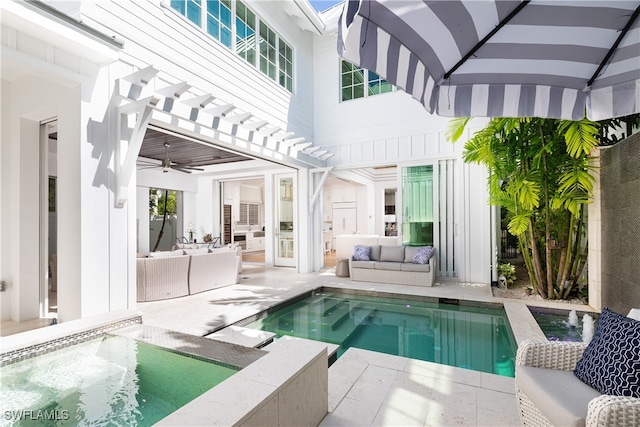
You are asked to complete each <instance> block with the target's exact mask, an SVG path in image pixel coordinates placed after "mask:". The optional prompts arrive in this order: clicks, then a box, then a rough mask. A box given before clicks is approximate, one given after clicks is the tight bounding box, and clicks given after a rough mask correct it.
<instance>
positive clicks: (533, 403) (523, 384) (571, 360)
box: [515, 310, 640, 427]
mask: <svg viewBox="0 0 640 427" xmlns="http://www.w3.org/2000/svg"><path fill="white" fill-rule="evenodd" d="M633 311H634V310H632V312H631V313H630V314H629V317H634V316H632V313H633ZM603 313H604V311H603ZM614 314H615V313H614ZM616 316H619V317H622V318H624V317H623V316H620V315H617V314H616ZM601 317H602V316H601ZM599 323H600V321H599ZM599 326H600V325H598V327H599ZM635 331H636V332H635V333H634V335H629V334H628V332H625V333H624V334H621V335H623V336H622V337H621V339H622V340H628V342H629V343H634V342H637V341H636V340H637V339H638V335H637V333H638V332H637V331H640V328H638V327H637V325H635ZM604 336H605V334H604V333H603V334H601V336H600V338H598V334H597V333H596V337H595V338H594V341H596V339H600V340H602V339H605V338H603V337H604ZM596 344H597V343H596ZM632 347H633V346H632ZM586 348H587V344H585V343H577V342H561V341H523V342H522V343H520V345H519V347H518V353H517V355H516V378H515V383H516V400H517V403H518V409H519V412H520V419H521V421H522V424H523V425H524V426H535V427H539V426H554V425H555V426H587V427H592V426H599V427H600V426H601V427H604V426H607V427H609V426H628V427H631V426H639V425H640V398H637V397H628V396H617V395H611V394H604V393H601V392H599V391H598V390H596V389H595V388H592V387H591V386H589V385H587V384H585V383H584V382H583V381H582V380H581V379H579V378H578V377H577V376H576V374H574V369H575V368H576V365H577V364H578V361H580V360H581V358H582V357H583V354H585V349H586ZM592 349H593V347H592V348H590V350H592ZM634 352H635V353H634ZM637 352H638V350H637V349H636V350H631V358H632V359H631V361H630V363H629V366H630V367H631V369H632V370H631V371H630V372H631V375H630V376H631V378H632V379H631V380H630V383H631V387H634V389H635V390H636V393H637V388H638V383H637V378H638V376H637V375H640V371H638V370H637V369H638V365H639V364H640V359H639V358H638V355H637ZM590 353H593V352H590ZM585 357H586V355H585ZM606 359H608V358H607V357H604V358H600V359H598V360H597V361H596V364H597V365H605V364H607V363H609V362H608V361H607V360H606ZM581 363H583V362H581ZM611 363H613V364H618V365H620V364H623V361H622V360H621V358H620V357H616V356H614V357H611ZM633 369H635V370H636V371H635V372H636V373H635V375H636V376H635V378H636V381H635V386H634V385H633V384H634V380H633V376H634V373H633ZM628 372H629V371H627V373H628ZM614 375H616V376H617V377H616V379H615V381H619V378H623V377H624V375H619V374H618V373H617V372H616V373H615V374H614ZM625 375H626V374H625ZM594 377H595V378H598V380H600V379H602V378H601V377H602V375H601V374H598V375H595V376H594ZM624 381H628V378H626V377H625V379H624ZM628 384H629V383H628V382H627V384H625V385H624V387H625V388H627V389H628V387H629V386H628Z"/></svg>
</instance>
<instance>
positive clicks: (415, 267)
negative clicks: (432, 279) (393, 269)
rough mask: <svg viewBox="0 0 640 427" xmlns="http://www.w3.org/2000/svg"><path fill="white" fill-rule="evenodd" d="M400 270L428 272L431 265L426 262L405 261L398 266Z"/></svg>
mask: <svg viewBox="0 0 640 427" xmlns="http://www.w3.org/2000/svg"><path fill="white" fill-rule="evenodd" d="M400 270H401V271H420V272H425V273H428V272H429V271H431V266H430V265H429V264H428V263H427V264H414V263H412V262H405V263H402V265H401V266H400Z"/></svg>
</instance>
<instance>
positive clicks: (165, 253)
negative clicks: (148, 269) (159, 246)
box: [149, 249, 184, 258]
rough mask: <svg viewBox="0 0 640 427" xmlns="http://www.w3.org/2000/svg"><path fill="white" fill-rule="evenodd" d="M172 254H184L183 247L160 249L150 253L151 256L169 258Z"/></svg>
mask: <svg viewBox="0 0 640 427" xmlns="http://www.w3.org/2000/svg"><path fill="white" fill-rule="evenodd" d="M172 256H184V251H183V250H182V249H177V250H175V251H159V252H151V253H149V258H167V257H172Z"/></svg>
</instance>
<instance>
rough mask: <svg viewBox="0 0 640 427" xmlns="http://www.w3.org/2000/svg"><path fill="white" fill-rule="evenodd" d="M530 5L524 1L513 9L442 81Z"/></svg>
mask: <svg viewBox="0 0 640 427" xmlns="http://www.w3.org/2000/svg"><path fill="white" fill-rule="evenodd" d="M529 3H531V0H524V1H523V2H522V3H520V4H519V5H518V7H516V8H515V9H513V10H512V11H511V13H510V14H509V15H507V16H506V17H505V18H504V19H503V20H502V21H500V22H499V23H498V25H496V26H495V28H494V29H493V30H491V32H489V34H487V35H486V36H484V38H483V39H482V40H480V41H479V42H478V43H477V44H476V45H475V46H474V47H472V48H471V50H470V51H469V52H467V53H466V54H465V55H464V56H463V57H462V58H461V59H460V61H458V63H457V64H456V65H454V66H453V68H451V70H449V71H447V72H446V73H444V76H443V77H442V80H447V79H448V78H449V77H451V74H453V73H454V72H455V71H456V70H457V69H458V68H460V66H461V65H462V64H464V63H465V62H467V59H469V58H470V57H471V56H472V55H473V54H474V53H476V51H477V50H478V49H480V48H481V47H482V46H483V45H484V44H485V43H486V42H487V41H489V39H490V38H491V37H493V36H494V34H495V33H497V32H498V31H500V29H501V28H502V27H504V26H505V25H507V23H508V22H509V21H511V18H513V17H514V16H516V15H517V14H518V13H520V11H521V10H522V9H523V8H524V7H525V6H526V5H528V4H529Z"/></svg>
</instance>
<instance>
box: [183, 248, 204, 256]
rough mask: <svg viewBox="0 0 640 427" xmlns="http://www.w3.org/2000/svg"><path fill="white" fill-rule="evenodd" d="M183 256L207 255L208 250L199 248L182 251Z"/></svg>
mask: <svg viewBox="0 0 640 427" xmlns="http://www.w3.org/2000/svg"><path fill="white" fill-rule="evenodd" d="M183 251H184V254H185V255H202V254H208V253H209V248H199V249H183Z"/></svg>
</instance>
